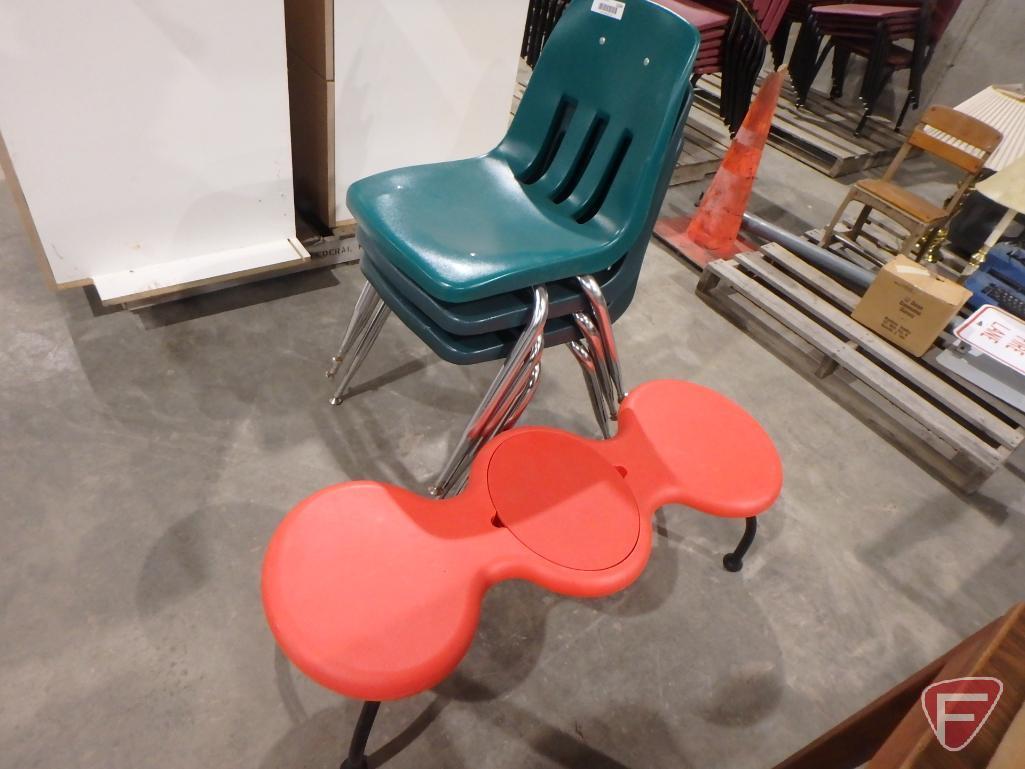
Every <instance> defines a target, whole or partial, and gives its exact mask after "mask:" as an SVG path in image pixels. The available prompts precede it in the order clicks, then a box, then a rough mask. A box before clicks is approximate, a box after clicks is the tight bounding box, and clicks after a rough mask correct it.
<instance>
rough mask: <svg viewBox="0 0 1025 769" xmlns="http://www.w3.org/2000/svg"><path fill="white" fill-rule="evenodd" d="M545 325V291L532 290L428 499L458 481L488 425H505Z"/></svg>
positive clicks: (485, 436)
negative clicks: (526, 311) (526, 310)
mask: <svg viewBox="0 0 1025 769" xmlns="http://www.w3.org/2000/svg"><path fill="white" fill-rule="evenodd" d="M547 321H548V291H547V290H546V289H545V287H544V286H535V287H534V308H533V311H532V312H531V316H530V321H529V322H528V323H527V325H526V327H525V328H524V329H523V332H522V333H521V334H520V338H519V339H517V340H516V344H515V346H514V347H513V349H512V352H511V353H509V357H508V358H507V359H506V361H505V364H504V365H503V366H502V369H501V370H500V371H499V372H498V375H497V376H496V377H495V378H494V380H493V381H492V382H491V385H490V386H489V387H488V390H487V392H486V393H485V394H484V398H483V399H482V400H481V402H480V405H479V406H478V407H477V410H476V411H475V412H474V414H473V416H472V417H471V418H470V421H469V422H468V423H467V425H466V428H465V429H464V430H463V434H462V436H461V437H460V439H459V443H458V444H457V445H456V448H455V450H454V451H453V452H452V454H451V456H449V459H448V461H447V462H446V463H445V466H444V468H443V469H442V471H441V473H440V474H439V476H438V480H437V481H436V482H435V484H434V485H433V486H431V487H430V489H429V491H430V493H431V495H433V496H436V497H444V496H446V495H447V494H448V492H449V491H450V490H451V489H452V487H453V486H454V485H455V484H456V481H458V480H459V472H460V470H461V469H463V468H464V467H465V466H466V465H467V464H468V461H467V460H468V459H470V460H472V458H473V456H474V455H475V454H476V452H477V451H478V450H479V449H480V447H481V446H482V445H483V443H484V442H485V441H486V440H487V439H488V437H490V436H489V435H488V434H487V428H488V426H489V425H490V426H491V428H492V429H494V427H495V425H496V424H503V423H504V422H505V421H506V420H505V417H506V415H507V414H508V413H509V410H510V408H512V407H513V405H514V404H515V402H516V399H517V398H518V397H519V395H520V393H519V391H518V390H517V387H522V386H523V381H524V377H525V376H527V375H529V372H530V370H531V369H532V368H533V365H534V364H535V363H538V364H539V358H540V355H541V350H542V348H543V347H544V329H545V323H546V322H547ZM535 359H537V360H535ZM496 412H497V415H496Z"/></svg>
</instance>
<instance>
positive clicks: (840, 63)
mask: <svg viewBox="0 0 1025 769" xmlns="http://www.w3.org/2000/svg"><path fill="white" fill-rule="evenodd" d="M850 59H851V49H850V48H845V47H843V46H839V45H838V46H836V47H835V48H833V84H832V87H831V88H830V90H829V98H830V99H840V98H842V97H843V86H844V81H845V80H846V79H847V63H848V62H849V61H850Z"/></svg>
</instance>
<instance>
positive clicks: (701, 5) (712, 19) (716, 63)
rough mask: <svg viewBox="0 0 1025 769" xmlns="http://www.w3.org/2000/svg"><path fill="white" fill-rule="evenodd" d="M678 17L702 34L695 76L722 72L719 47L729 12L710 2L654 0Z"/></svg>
mask: <svg viewBox="0 0 1025 769" xmlns="http://www.w3.org/2000/svg"><path fill="white" fill-rule="evenodd" d="M655 2H657V3H658V4H659V5H661V6H663V7H664V8H668V9H669V10H671V11H672V12H673V13H675V14H676V15H677V16H680V17H682V18H684V19H686V20H687V21H689V22H690V23H691V24H693V25H694V27H695V28H696V29H697V30H698V32H700V33H701V46H700V47H699V48H698V55H697V58H696V59H695V60H694V76H695V77H700V76H701V75H707V74H711V73H713V72H721V71H722V48H723V42H724V40H725V38H726V32H727V28H728V27H729V24H730V17H731V11H725V12H724V11H722V10H719V9H717V8H715V7H714V4H713V3H711V2H697V1H696V0H655Z"/></svg>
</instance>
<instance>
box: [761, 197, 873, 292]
mask: <svg viewBox="0 0 1025 769" xmlns="http://www.w3.org/2000/svg"><path fill="white" fill-rule="evenodd" d="M743 226H744V228H745V229H747V231H748V232H751V233H754V234H755V235H758V236H759V237H762V238H765V239H766V240H771V241H774V242H776V243H779V244H780V245H781V246H783V248H785V249H787V250H788V251H791V252H793V253H794V254H796V255H797V256H799V257H801V258H802V259H804V260H805V261H806V262H810V263H811V264H814V265H815V266H816V267H818V268H820V269H822V270H824V271H826V272H828V273H829V274H831V275H834V276H836V277H838V278H840V279H841V280H845V281H847V282H848V283H851V284H853V285H854V286H856V287H858V288H859V289H861V291H864V290H865V289H867V288H868V287H869V284H870V283H871V282H872V280H873V279H874V278H875V274H874V273H872V272H871V271H870V270H866V269H865V268H863V267H859V266H858V265H856V264H852V263H851V262H848V261H847V260H846V259H843V258H841V257H839V256H837V255H836V254H834V253H832V252H831V251H827V250H826V249H824V248H822V246H817V245H815V244H814V243H810V242H808V241H807V240H805V239H804V238H802V237H801V236H800V235H795V234H794V233H792V232H790V231H789V230H784V229H783V228H782V227H777V226H776V225H775V224H772V223H771V222H767V221H765V220H764V219H762V218H761V217H759V216H755V215H754V214H749V213H745V214H744V224H743Z"/></svg>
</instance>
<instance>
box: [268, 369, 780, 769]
mask: <svg viewBox="0 0 1025 769" xmlns="http://www.w3.org/2000/svg"><path fill="white" fill-rule="evenodd" d="M781 484H782V469H781V466H780V461H779V456H778V454H777V453H776V449H775V447H774V446H773V444H772V441H771V440H770V438H769V437H768V435H766V433H765V431H764V430H762V428H761V426H760V425H759V424H758V423H757V422H756V421H755V420H754V419H753V418H752V417H751V416H750V415H748V414H747V412H745V411H744V410H743V409H742V408H740V407H739V406H738V405H736V404H735V403H733V402H732V401H730V400H729V399H727V398H725V397H724V396H722V395H719V394H718V393H716V392H714V391H712V390H709V389H708V388H705V387H702V386H700V385H696V384H693V383H689V382H679V381H670V380H661V381H654V382H648V383H646V384H644V385H641V386H640V387H638V388H636V389H635V390H634V391H633V392H631V393H630V394H629V395H628V396H627V397H626V399H625V400H624V401H623V404H622V408H621V411H620V417H619V431H618V433H617V435H616V436H615V437H613V438H611V439H609V440H606V441H592V440H587V439H584V438H581V437H579V436H576V435H573V434H571V433H567V432H563V431H561V430H555V429H551V428H545V427H522V428H517V429H514V430H510V431H509V432H506V433H503V434H501V435H499V436H497V437H496V438H494V439H493V440H492V441H491V442H490V443H489V444H488V445H487V446H486V447H485V448H484V449H483V450H482V451H481V452H480V454H479V455H478V456H477V457H476V459H475V460H474V462H473V465H472V467H471V470H470V476H469V481H468V483H467V486H466V488H465V490H464V491H463V492H462V493H460V494H459V495H457V496H455V497H452V498H449V499H440V500H439V499H435V498H428V497H422V496H419V495H417V494H413V493H411V492H409V491H405V490H403V489H400V488H396V487H394V486H389V485H386V484H381V483H374V482H369V481H357V482H351V483H342V484H339V485H336V486H331V487H329V488H326V489H324V490H322V491H320V492H318V493H316V494H314V495H313V496H311V497H309V498H307V499H306V500H304V501H303V502H301V503H299V505H297V506H296V507H295V508H294V509H293V510H292V511H291V512H290V513H289V514H288V515H287V516H286V517H285V519H284V520H283V521H282V523H281V525H280V526H279V527H278V530H277V531H276V532H275V534H274V536H273V538H272V539H271V542H270V545H269V547H268V550H267V554H266V557H265V560H264V568H263V602H264V607H265V610H266V613H267V618H268V621H269V623H270V627H271V630H272V631H273V633H274V636H275V638H276V639H277V641H278V644H279V645H280V647H281V649H282V650H283V651H284V653H285V655H286V656H287V657H288V658H289V659H291V660H292V662H294V663H295V664H296V666H298V667H299V668H300V669H301V670H302V671H303V672H304V673H306V675H308V676H309V677H310V678H312V679H313V680H315V681H317V682H318V683H320V684H322V685H323V686H326V687H327V688H329V689H333V690H334V691H337V692H339V693H341V694H344V695H346V696H349V697H355V698H360V699H363V700H367V701H368V702H367V704H366V705H365V706H364V712H363V714H361V718H360V724H359V725H358V726H357V730H356V735H355V736H354V739H353V746H352V749H351V750H350V755H349V758H348V759H347V761H346V763H345V764H343V767H344V768H345V769H352V768H355V767H364V766H366V765H367V764H366V756H365V755H364V750H365V746H366V742H367V738H368V736H369V731H370V726H371V725H372V723H373V719H374V716H375V715H376V712H377V707H378V703H379V702H380V701H381V700H392V699H398V698H401V697H408V696H411V695H413V694H417V693H418V692H421V691H423V690H425V689H429V688H431V687H432V686H434V685H436V684H437V683H439V682H440V681H441V680H442V679H444V678H445V677H446V676H448V675H449V674H450V673H451V672H452V671H453V670H454V669H455V667H456V666H457V665H458V664H459V662H460V660H461V659H462V658H463V656H464V655H465V654H466V651H467V649H468V648H469V646H470V643H471V642H472V640H473V635H474V631H475V629H476V627H477V622H478V617H479V614H480V606H481V600H482V599H483V597H484V593H485V591H486V590H487V589H488V587H490V586H491V585H494V584H495V583H497V582H500V581H502V580H506V579H526V580H530V581H531V582H534V583H536V584H538V585H540V586H542V587H545V588H547V589H549V590H553V591H555V592H558V593H563V594H566V595H572V596H581V597H596V596H605V595H609V594H610V593H614V592H616V591H619V590H622V589H623V588H625V587H627V586H628V585H630V584H631V583H632V582H633V581H634V580H635V579H637V577H638V576H639V575H640V574H641V572H642V571H643V570H644V567H645V565H646V563H647V561H648V557H649V555H650V552H651V538H652V525H651V517H652V516H653V515H654V513H655V511H656V510H657V509H658V508H659V507H661V506H662V505H665V504H670V503H676V504H681V505H686V506H688V507H692V508H694V509H696V510H698V511H700V512H703V513H708V514H710V515H716V516H722V517H726V518H745V519H748V520H749V521H753V520H754V517H755V516H757V515H759V514H760V513H762V512H764V511H765V510H767V509H768V508H769V507H770V506H771V505H772V504H773V502H774V501H775V500H776V498H777V496H778V495H779V491H780V487H781ZM748 544H749V543H748ZM741 549H746V547H744V545H743V543H742V545H741V548H738V552H739V551H740V550H741ZM741 555H742V553H741Z"/></svg>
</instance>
